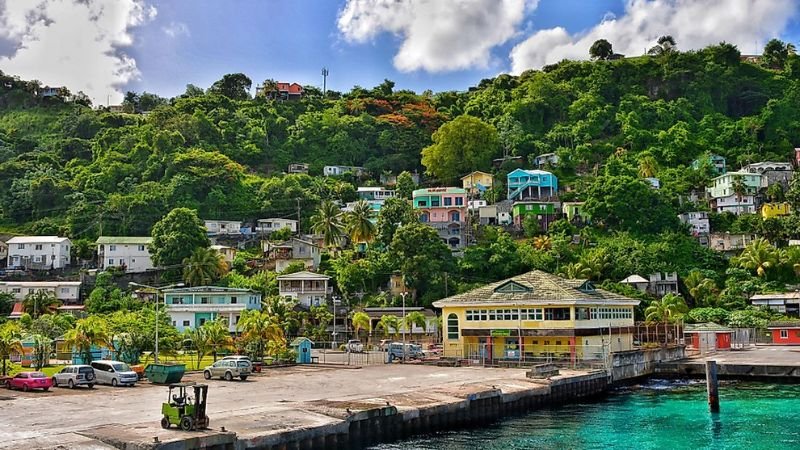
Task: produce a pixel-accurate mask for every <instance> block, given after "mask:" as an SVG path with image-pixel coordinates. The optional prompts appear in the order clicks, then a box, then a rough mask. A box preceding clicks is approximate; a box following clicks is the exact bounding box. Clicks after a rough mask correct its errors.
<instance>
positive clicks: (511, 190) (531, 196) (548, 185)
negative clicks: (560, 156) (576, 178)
mask: <svg viewBox="0 0 800 450" xmlns="http://www.w3.org/2000/svg"><path fill="white" fill-rule="evenodd" d="M506 179H507V187H508V200H512V201H523V200H550V199H553V198H555V197H556V195H558V178H556V176H555V175H553V174H552V173H550V172H547V171H544V170H523V169H516V170H514V171H512V172H510V173H509V174H508V176H507V177H506Z"/></svg>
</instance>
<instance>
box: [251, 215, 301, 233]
mask: <svg viewBox="0 0 800 450" xmlns="http://www.w3.org/2000/svg"><path fill="white" fill-rule="evenodd" d="M297 224H298V222H297V221H296V220H294V219H282V218H279V217H273V218H270V219H258V226H256V231H257V232H259V233H263V234H270V233H272V232H273V231H278V230H280V229H282V228H288V229H290V230H292V234H295V233H297Z"/></svg>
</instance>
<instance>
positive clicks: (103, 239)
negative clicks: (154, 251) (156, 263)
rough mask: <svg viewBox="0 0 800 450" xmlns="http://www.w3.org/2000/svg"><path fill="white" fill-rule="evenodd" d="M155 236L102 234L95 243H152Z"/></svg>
mask: <svg viewBox="0 0 800 450" xmlns="http://www.w3.org/2000/svg"><path fill="white" fill-rule="evenodd" d="M151 242H153V238H151V237H150V236H100V237H99V238H97V242H95V244H133V245H150V243H151Z"/></svg>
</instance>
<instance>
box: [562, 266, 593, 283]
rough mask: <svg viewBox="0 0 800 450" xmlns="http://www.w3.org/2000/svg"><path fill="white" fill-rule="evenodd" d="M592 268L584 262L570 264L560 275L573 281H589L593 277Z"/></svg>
mask: <svg viewBox="0 0 800 450" xmlns="http://www.w3.org/2000/svg"><path fill="white" fill-rule="evenodd" d="M592 272H593V270H592V268H591V267H589V266H587V265H585V264H584V263H582V262H576V263H569V264H567V265H566V266H564V267H563V268H562V269H561V270H560V271H559V272H558V275H560V276H562V277H565V278H569V279H572V280H588V279H589V278H591V277H592Z"/></svg>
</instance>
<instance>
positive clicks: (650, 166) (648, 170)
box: [639, 153, 658, 178]
mask: <svg viewBox="0 0 800 450" xmlns="http://www.w3.org/2000/svg"><path fill="white" fill-rule="evenodd" d="M657 173H658V162H657V161H656V158H655V157H653V155H650V154H644V153H643V154H642V155H640V157H639V176H640V177H642V178H652V177H654V176H656V174H657Z"/></svg>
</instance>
